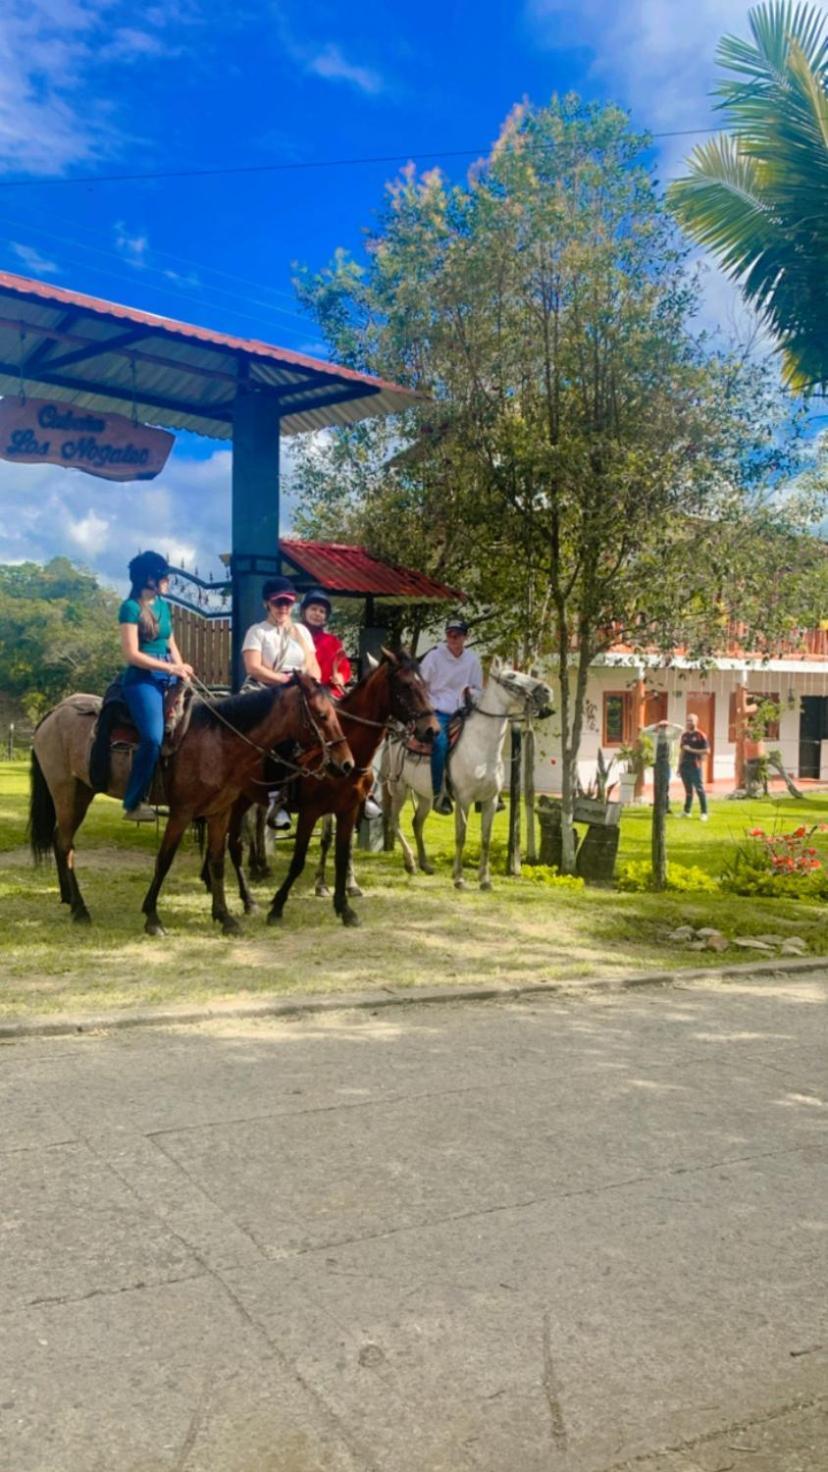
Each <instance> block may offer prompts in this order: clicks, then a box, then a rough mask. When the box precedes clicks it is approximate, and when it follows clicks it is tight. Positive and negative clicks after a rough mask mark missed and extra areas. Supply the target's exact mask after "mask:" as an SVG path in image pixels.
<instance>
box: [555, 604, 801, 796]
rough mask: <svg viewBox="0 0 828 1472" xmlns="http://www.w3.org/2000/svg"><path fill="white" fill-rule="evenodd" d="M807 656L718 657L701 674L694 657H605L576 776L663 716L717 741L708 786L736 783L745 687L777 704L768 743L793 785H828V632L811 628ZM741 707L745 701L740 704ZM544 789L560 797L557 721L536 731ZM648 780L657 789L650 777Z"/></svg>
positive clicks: (598, 667)
mask: <svg viewBox="0 0 828 1472" xmlns="http://www.w3.org/2000/svg"><path fill="white" fill-rule="evenodd" d="M803 642H804V644H805V647H804V649H803V651H802V653H801V654H800V653H796V654H794V653H791V654H789V655H787V656H785V657H780V658H775V659H766V660H763V659H760V658H749V657H743V658H736V657H734V658H724V657H723V658H720V659H717V660H716V661H715V663H714V666H713V667H708V668H706V669H704V670H702V669H700V668H699V667H698V665H694V664H693V663H692V662H690V661H688V660H683V659H680V658H677V659H675V660H671V661H669V662H668V661H666V660H665V659H663V658H661V657H660V656H658V655H651V656H642V655H640V654H638V655H636V654H631V653H608V654H605V655H602V656H600V657H599V658H598V659H597V660H596V661H595V664H594V665H593V668H592V670H591V672H590V677H589V684H588V687H587V700H586V710H585V719H584V735H583V739H582V742H581V750H580V759H579V775H580V779H581V783H582V785H583V786H584V787H586V786H587V785H588V783H589V782H590V781H591V780H592V778H593V777H594V775H595V768H596V763H597V758H598V750H599V748H601V750H602V751H603V753H604V758H605V760H609V758H610V757H612V756H613V755H614V754H615V753H617V752H618V750H619V749H620V747H621V746H624V745H630V744H631V743H632V742H633V741H634V740H635V738H636V736H637V735H638V732H639V730H640V728H641V727H642V726H644V725H649V724H651V723H652V722H653V721H658V720H662V719H666V720H668V721H675V722H677V723H678V724H679V725H684V723H685V721H686V719H687V716H688V714H690V713H691V712H694V713H695V714H696V715H697V716H698V718H699V725H700V727H701V729H702V730H703V731H704V732H705V734H706V735H707V737H708V740H709V742H710V748H711V753H710V757H709V759H708V764H707V771H706V777H705V780H706V784H707V785H708V787H709V786H711V785H712V784H713V783H714V782H715V783H717V784H720V785H721V788H722V789H724V788H730V787H733V786H734V785H735V781H736V769H737V755H738V737H739V720H738V713H739V710H740V694H739V692H740V689H741V690H744V691H746V692H747V696H748V698H750V697H754V698H755V697H759V698H760V699H761V698H762V697H764V698H765V699H768V700H772V701H773V702H774V704H776V705H778V706H779V707H780V716H779V721H778V723H777V724H776V725H775V726H772V727H770V728H769V730H768V732H767V735H766V738H765V745H766V747H767V749H768V750H769V751H773V750H776V751H779V752H780V754H781V757H782V761H783V763H784V765H785V767H786V768H787V770H788V772H789V773H790V774H791V776H792V777H794V778H805V779H811V780H821V781H826V782H828V633H826V632H825V631H823V630H822V629H814V630H809V631H808V633H807V635H806V636H803ZM741 700H742V701H743V700H744V697H743V696H742V697H741ZM535 780H536V786H537V790H538V791H539V792H549V793H553V792H559V791H560V741H559V737H558V734H557V733H556V731H555V718H554V717H553V718H552V719H551V720H550V721H548V722H547V723H546V727H545V728H544V729H543V730H540V731H539V732H538V756H537V764H536V774H535ZM646 780H647V781H649V782H651V780H652V772H651V771H650V772H649V773H648V778H647V779H646Z"/></svg>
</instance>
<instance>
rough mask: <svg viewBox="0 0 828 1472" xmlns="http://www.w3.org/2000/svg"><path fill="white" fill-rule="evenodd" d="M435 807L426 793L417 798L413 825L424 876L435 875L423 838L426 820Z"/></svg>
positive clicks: (418, 861)
mask: <svg viewBox="0 0 828 1472" xmlns="http://www.w3.org/2000/svg"><path fill="white" fill-rule="evenodd" d="M433 806H434V804H433V800H432V798H431V797H430V796H429V795H428V794H425V793H424V794H422V795H420V796H419V797H418V798H417V807H416V811H415V813H414V822H413V825H412V826H413V828H414V839H415V841H416V844H417V863H418V864H419V866H420V868H421V870H422V872H423V873H424V874H433V873H434V865H433V864H432V863H431V861H430V859H429V857H428V854H427V853H426V848H425V840H424V838H423V828H424V827H425V820H426V818H427V817H428V815H429V813H430V812H431V809H432V807H433Z"/></svg>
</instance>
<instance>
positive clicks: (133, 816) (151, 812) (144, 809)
mask: <svg viewBox="0 0 828 1472" xmlns="http://www.w3.org/2000/svg"><path fill="white" fill-rule="evenodd" d="M124 817H125V818H126V820H127V822H128V823H154V822H155V818H156V812H155V808H151V807H150V806H149V805H148V803H145V802H139V804H138V806H137V808H124Z"/></svg>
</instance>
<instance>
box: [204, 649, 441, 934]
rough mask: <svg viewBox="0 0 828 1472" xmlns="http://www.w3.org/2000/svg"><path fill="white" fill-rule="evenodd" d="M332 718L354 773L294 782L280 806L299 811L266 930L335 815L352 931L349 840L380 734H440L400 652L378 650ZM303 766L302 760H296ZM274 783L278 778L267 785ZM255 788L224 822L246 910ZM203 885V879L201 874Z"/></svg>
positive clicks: (346, 921)
mask: <svg viewBox="0 0 828 1472" xmlns="http://www.w3.org/2000/svg"><path fill="white" fill-rule="evenodd" d="M336 709H337V714H338V716H339V719H340V721H341V722H342V725H343V726H344V728H345V731H346V732H347V736H348V742H349V744H350V747H351V750H352V751H353V754H354V760H355V762H356V767H355V770H354V772H353V773H352V775H351V776H350V777H349V778H348V779H347V780H346V781H336V782H334V781H331V780H330V779H329V778H325V779H324V780H323V781H321V782H301V781H298V780H297V781H295V782H293V783H292V784H291V787H290V789H289V791H288V797H287V803H286V806H287V807H289V808H290V809H292V810H293V811H294V812H297V813H298V815H299V816H298V823H297V828H296V841H295V843H294V846H293V857H292V859H291V862H290V868H289V870H288V873H287V876H286V878H285V881H284V883H283V884H282V886H281V887H280V889H279V890H278V891H277V893H276V894H275V895H274V897H273V900H272V902H271V905H270V910H269V912H268V917H267V919H268V924H270V925H273V924H275V923H277V922H278V921H279V920H281V918H282V911H283V909H284V907H285V903H286V901H287V898H288V895H289V893H290V891H291V888H292V887H293V884H294V882H295V880H296V879H298V877H299V875H300V874H301V873H302V870H303V869H304V867H305V858H306V855H307V851H308V844H309V843H310V838H311V834H312V833H313V830H314V828H315V826H316V824H317V822H318V820H319V819H320V818H323V817H325V816H326V815H327V814H329V813H330V814H333V815H334V817H335V819H336V849H335V855H336V863H335V869H336V881H335V887H334V898H333V905H334V911H335V913H336V914H337V915H339V917H340V919H341V920H342V923H343V925H358V924H359V916H358V914H357V912H356V910H355V909H353V907H352V906H351V905H349V904H348V895H347V876H348V865H349V860H350V855H351V838H352V835H353V831H354V827H355V825H356V821H357V818H358V817H359V813H360V810H361V808H362V804H363V803H364V801H365V799H366V797H367V796H368V793H369V792H370V791H371V787H372V785H373V780H374V774H373V771H372V768H371V763H372V761H373V759H374V756H375V754H376V751H377V748H378V747H379V744H380V742H381V741H382V739H383V737H384V736H385V733H386V730H387V728H388V723H389V721H391V720H395V721H399V722H401V723H402V724H403V725H405V726H414V727H416V730H417V734H418V736H419V737H420V739H421V740H426V739H428V738H429V737H431V736H433V735H434V734H435V732H436V731H437V730H438V729H439V727H438V724H437V719H436V717H435V715H434V711H433V710H432V709H431V705H430V702H429V698H428V692H427V690H426V687H425V685H424V684H423V680H422V677H421V675H420V670H419V665H418V664H417V661H416V660H415V659H412V658H411V656H410V655H409V654H407V653H406V652H405V651H404V650H402V651H401V652H400V653H399V654H392V653H391V652H390V651H389V650H387V649H384V650H383V657H382V661H381V662H380V664H379V665H377V666H376V668H375V669H372V670H371V672H370V673H369V674H368V675H366V676H365V677H364V678H363V679H362V680H360V682H359V684H358V685H355V686H354V687H353V689H351V690H349V691H348V692H347V693H346V694H345V695H343V697H342V699H341V700H340V701H338V702H337V707H336ZM301 760H303V761H304V760H306V758H302V759H301ZM269 785H270V786H272V787H275V786H277V785H278V779H276V780H273V781H271V782H270V784H269ZM260 793H261V789H258V790H256V789H252V788H248V789H247V790H246V791H245V793H244V795H243V796H242V797H240V798H239V800H238V802H237V803H236V806H235V808H234V809H233V816H232V818H231V821H230V841H229V849H230V857H231V858H232V860H233V866H234V868H235V870H236V876H237V878H238V881H239V894H240V895H241V898H242V900H243V902H244V907H245V910H246V911H247V910H249V909H252V908H253V907H254V904H253V899H252V896H251V894H250V891H249V889H248V887H247V884H246V881H245V878H244V871H243V868H242V839H241V831H242V822H243V819H244V815H245V813H246V812H247V810H248V808H249V807H250V806H251V803H252V802H254V801H263V798H262V797H261V796H260ZM202 877H203V878H204V879H205V882H206V881H207V879H208V875H207V872H206V866H205V871H204V873H203V875H202Z"/></svg>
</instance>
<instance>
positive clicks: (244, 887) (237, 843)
mask: <svg viewBox="0 0 828 1472" xmlns="http://www.w3.org/2000/svg"><path fill="white" fill-rule="evenodd" d="M257 811H258V812H259V813H263V811H264V810H263V809H262V808H259V809H258V810H257ZM245 817H246V814H245V813H242V812H240V811H239V809H238V806H235V807H234V808H233V811H232V813H231V814H230V827H229V829H228V831H227V852H228V853H229V855H230V859H231V862H232V865H233V868H234V869H235V871H236V881H237V883H238V886H239V899H240V900H241V902H242V904H243V906H244V913H245V915H252V914H253V913H254V911H256V910H258V908H259V906H258V905H257V904H256V901H255V900H254V898H253V896H252V894H251V893H250V888H249V886H248V883H247V880H246V879H245V877H244V836H243V835H244V820H245ZM251 867H252V866H251Z"/></svg>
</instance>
